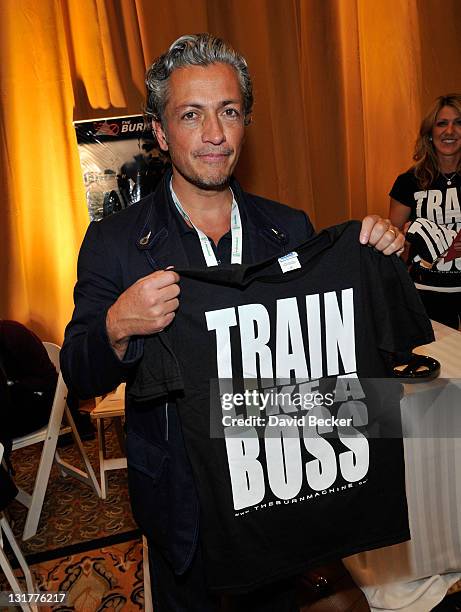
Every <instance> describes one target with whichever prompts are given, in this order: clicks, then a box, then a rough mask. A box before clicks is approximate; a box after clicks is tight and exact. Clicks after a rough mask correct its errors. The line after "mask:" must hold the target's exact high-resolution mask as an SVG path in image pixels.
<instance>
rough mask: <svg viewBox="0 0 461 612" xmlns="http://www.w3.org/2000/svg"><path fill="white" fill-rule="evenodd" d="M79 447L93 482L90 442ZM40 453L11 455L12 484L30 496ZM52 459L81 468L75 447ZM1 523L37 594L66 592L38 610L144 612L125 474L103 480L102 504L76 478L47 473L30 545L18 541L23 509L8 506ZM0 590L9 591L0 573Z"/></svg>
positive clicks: (113, 447) (94, 452)
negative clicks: (21, 555) (16, 545)
mask: <svg viewBox="0 0 461 612" xmlns="http://www.w3.org/2000/svg"><path fill="white" fill-rule="evenodd" d="M107 438H108V450H109V455H110V456H114V457H115V456H120V450H119V448H118V442H117V438H116V435H115V433H114V432H113V431H112V430H111V429H109V430H108V431H107ZM84 446H85V450H86V452H87V454H88V456H89V458H90V461H91V463H92V465H93V468H94V469H95V472H96V474H97V476H98V477H99V472H98V448H97V441H96V439H95V440H91V441H88V442H84ZM40 452H41V444H36V445H33V446H29V447H26V448H23V449H20V450H17V451H15V452H14V453H13V455H12V461H13V466H14V469H15V481H16V483H17V484H18V486H20V487H22V488H24V489H25V490H26V491H28V492H29V493H31V492H32V488H33V483H34V479H35V473H36V469H37V465H38V461H39V458H40ZM59 453H60V455H61V457H62V458H63V459H65V460H66V461H68V462H70V463H73V464H74V465H78V466H79V467H81V468H83V465H82V463H81V460H80V456H79V453H78V451H77V450H76V448H75V446H74V444H69V445H67V446H65V447H61V448H59ZM7 516H8V521H9V523H10V525H11V526H12V528H13V531H14V533H15V536H16V538H17V540H18V542H19V544H20V546H21V549H22V551H23V553H24V554H25V556H26V558H27V561H28V563H29V566H30V567H31V570H32V573H33V575H34V578H35V581H36V585H37V587H38V589H39V590H40V591H44V592H50V591H65V592H66V593H68V599H67V602H66V605H62V604H59V605H58V604H57V605H55V606H53V607H40V608H39V609H40V610H56V611H58V610H59V611H60V612H68V611H70V610H75V611H77V612H98V611H103V610H111V611H117V612H118V611H135V610H143V609H144V589H143V571H142V544H141V539H140V534H139V531H138V529H137V527H136V524H135V523H134V520H133V517H132V515H131V509H130V504H129V497H128V487H127V475H126V470H114V471H112V472H110V473H109V479H108V495H107V499H105V500H102V499H99V498H98V497H97V496H96V494H95V493H94V491H93V490H92V489H91V488H89V487H88V486H86V485H85V484H83V483H81V482H80V481H78V480H77V479H75V478H72V477H64V476H63V475H62V474H61V473H60V472H59V470H58V469H57V467H56V466H53V469H52V473H51V478H50V482H49V485H48V489H47V492H46V497H45V503H44V506H43V510H42V514H41V517H40V522H39V527H38V531H37V534H36V535H35V536H34V537H33V538H31V539H30V540H27V541H24V542H23V541H22V540H21V535H22V529H23V526H24V521H25V518H26V508H25V507H24V506H22V505H21V504H19V503H18V502H16V501H13V502H12V503H11V504H10V505H9V507H8V512H7ZM18 575H19V576H21V573H20V572H19V574H18ZM0 590H7V591H8V590H10V589H9V586H8V585H7V584H6V583H5V582H4V576H3V574H2V573H1V572H0ZM4 609H5V610H7V608H4ZM0 610H2V612H3V608H1V607H0ZM8 610H10V611H11V610H12V608H8ZM18 610H19V608H18Z"/></svg>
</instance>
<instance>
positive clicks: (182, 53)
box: [144, 33, 253, 125]
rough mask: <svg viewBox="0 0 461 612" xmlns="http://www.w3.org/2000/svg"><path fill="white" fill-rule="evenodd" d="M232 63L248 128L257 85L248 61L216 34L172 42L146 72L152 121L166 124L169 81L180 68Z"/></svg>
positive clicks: (148, 113) (191, 35) (198, 35)
mask: <svg viewBox="0 0 461 612" xmlns="http://www.w3.org/2000/svg"><path fill="white" fill-rule="evenodd" d="M218 63H223V64H229V65H230V66H232V67H233V68H235V70H236V72H237V77H238V79H239V82H240V89H241V92H242V98H243V112H244V117H245V125H248V123H250V116H251V111H252V108H253V85H252V83H251V77H250V74H249V72H248V66H247V63H246V61H245V58H244V57H242V56H241V55H239V54H238V53H237V52H236V51H234V49H233V48H232V47H231V46H230V45H228V44H227V43H225V42H224V41H223V40H221V39H220V38H216V37H215V36H213V35H212V34H207V33H204V34H187V35H185V36H181V37H180V38H178V39H177V40H175V41H174V43H172V45H171V46H170V48H169V49H168V51H167V52H166V53H164V54H163V55H161V56H160V57H158V58H157V59H156V60H155V61H154V63H153V64H152V66H151V67H150V68H149V69H148V71H147V73H146V87H147V100H146V106H145V108H144V112H145V114H146V117H147V119H148V120H149V122H151V121H152V120H154V121H160V122H161V121H162V120H163V117H164V112H165V107H166V104H167V102H168V80H169V77H170V75H171V73H172V72H173V71H174V70H176V69H177V68H184V67H186V66H209V65H210V64H218Z"/></svg>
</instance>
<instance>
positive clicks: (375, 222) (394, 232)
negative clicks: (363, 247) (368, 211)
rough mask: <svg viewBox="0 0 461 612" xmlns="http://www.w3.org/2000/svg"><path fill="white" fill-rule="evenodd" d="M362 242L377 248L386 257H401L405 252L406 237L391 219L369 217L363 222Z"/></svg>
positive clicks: (376, 216) (377, 216) (375, 216)
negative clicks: (393, 255) (395, 254)
mask: <svg viewBox="0 0 461 612" xmlns="http://www.w3.org/2000/svg"><path fill="white" fill-rule="evenodd" d="M360 242H361V243H362V244H369V245H370V246H373V247H375V249H377V250H378V251H381V252H382V253H384V255H392V253H397V255H400V254H401V253H402V252H403V247H404V244H405V236H404V235H403V234H402V232H401V231H400V230H399V229H398V227H396V226H395V225H392V223H391V222H390V221H389V219H382V218H381V217H380V216H379V215H368V216H366V217H365V218H364V220H363V221H362V227H361V230H360Z"/></svg>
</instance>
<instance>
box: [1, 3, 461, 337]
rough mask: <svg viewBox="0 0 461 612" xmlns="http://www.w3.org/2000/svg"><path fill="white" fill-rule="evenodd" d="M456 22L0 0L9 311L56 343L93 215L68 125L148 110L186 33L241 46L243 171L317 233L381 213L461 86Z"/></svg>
mask: <svg viewBox="0 0 461 612" xmlns="http://www.w3.org/2000/svg"><path fill="white" fill-rule="evenodd" d="M460 23H461V3H460V2H459V0H445V2H444V4H443V11H441V10H440V3H439V2H438V0H373V1H370V0H251V1H250V2H248V0H220V1H219V2H216V0H188V1H186V0H169V2H160V1H156V2H152V0H40V1H38V0H2V2H0V53H1V57H2V62H0V96H1V108H0V113H1V115H0V116H1V125H0V155H1V158H0V168H1V176H2V186H3V198H2V204H1V221H0V245H1V252H0V283H1V294H0V316H1V317H3V318H12V319H16V320H19V321H21V322H23V323H25V324H26V325H28V326H30V327H31V328H32V329H34V330H35V331H36V332H37V333H39V335H40V336H41V337H42V338H43V339H46V340H54V341H57V342H62V338H63V332H64V327H65V324H66V322H67V321H68V319H69V317H70V315H71V312H72V287H73V285H74V282H75V271H76V259H77V253H78V248H79V245H80V243H81V240H82V237H83V234H84V232H85V229H86V227H87V225H88V214H87V209H86V203H85V194H84V189H83V181H82V176H81V170H80V163H79V159H78V152H77V144H76V139H75V134H74V129H73V126H72V121H73V120H76V119H92V118H98V117H105V116H114V115H124V114H135V113H139V112H140V110H141V108H142V103H143V97H144V72H145V68H146V66H147V65H148V64H149V63H150V62H151V61H152V60H153V59H154V58H155V57H156V56H158V55H159V54H160V53H162V52H163V51H164V50H165V49H166V48H167V46H168V45H169V44H170V43H171V42H172V41H173V40H174V39H175V38H177V37H178V36H180V35H181V34H184V33H196V32H202V31H210V32H213V33H215V34H217V35H219V36H222V37H223V38H225V39H226V40H228V41H229V42H230V43H231V44H232V45H234V46H235V47H236V48H237V49H238V50H239V51H241V52H242V53H243V54H244V55H245V56H246V58H247V59H248V62H249V66H250V70H251V73H252V75H253V79H254V88H255V108H254V117H253V123H252V125H251V126H250V127H249V128H248V130H247V135H246V144H245V147H244V151H243V153H242V158H241V161H240V163H239V166H238V170H237V176H238V178H239V179H240V180H241V182H242V183H243V185H244V187H245V188H246V189H247V190H249V191H253V192H255V193H259V194H261V195H264V196H266V197H269V198H273V199H278V200H281V201H284V202H286V203H288V204H290V205H292V206H295V207H298V208H302V209H304V210H306V211H307V212H308V213H309V215H310V216H311V218H312V220H313V221H314V222H315V224H316V226H317V228H321V227H324V226H327V225H330V224H332V223H336V222H339V221H342V220H345V219H347V218H360V217H363V216H364V215H365V214H366V213H367V212H378V213H380V214H382V215H386V214H387V205H388V196H387V193H388V191H389V188H390V187H391V185H392V183H393V180H394V179H395V177H396V175H397V174H398V173H400V172H402V171H404V170H405V169H406V168H407V167H409V166H410V164H411V154H412V149H413V143H414V140H415V137H416V131H417V128H418V125H419V122H420V119H421V115H422V113H424V112H425V109H426V107H427V106H428V105H429V104H430V102H431V101H432V100H433V99H434V98H435V97H436V96H438V95H440V94H442V93H447V92H448V91H461V72H460V70H459V59H458V58H459V57H460V51H461V40H460V37H459V25H460Z"/></svg>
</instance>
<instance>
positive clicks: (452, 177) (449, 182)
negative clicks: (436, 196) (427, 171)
mask: <svg viewBox="0 0 461 612" xmlns="http://www.w3.org/2000/svg"><path fill="white" fill-rule="evenodd" d="M457 174H458V173H457V172H453V174H452V175H451V176H447V175H446V174H445V173H444V172H442V176H443V177H444V179H445V180H446V181H447V185H451V184H452V182H453V180H454V178H455V176H456V175H457Z"/></svg>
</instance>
